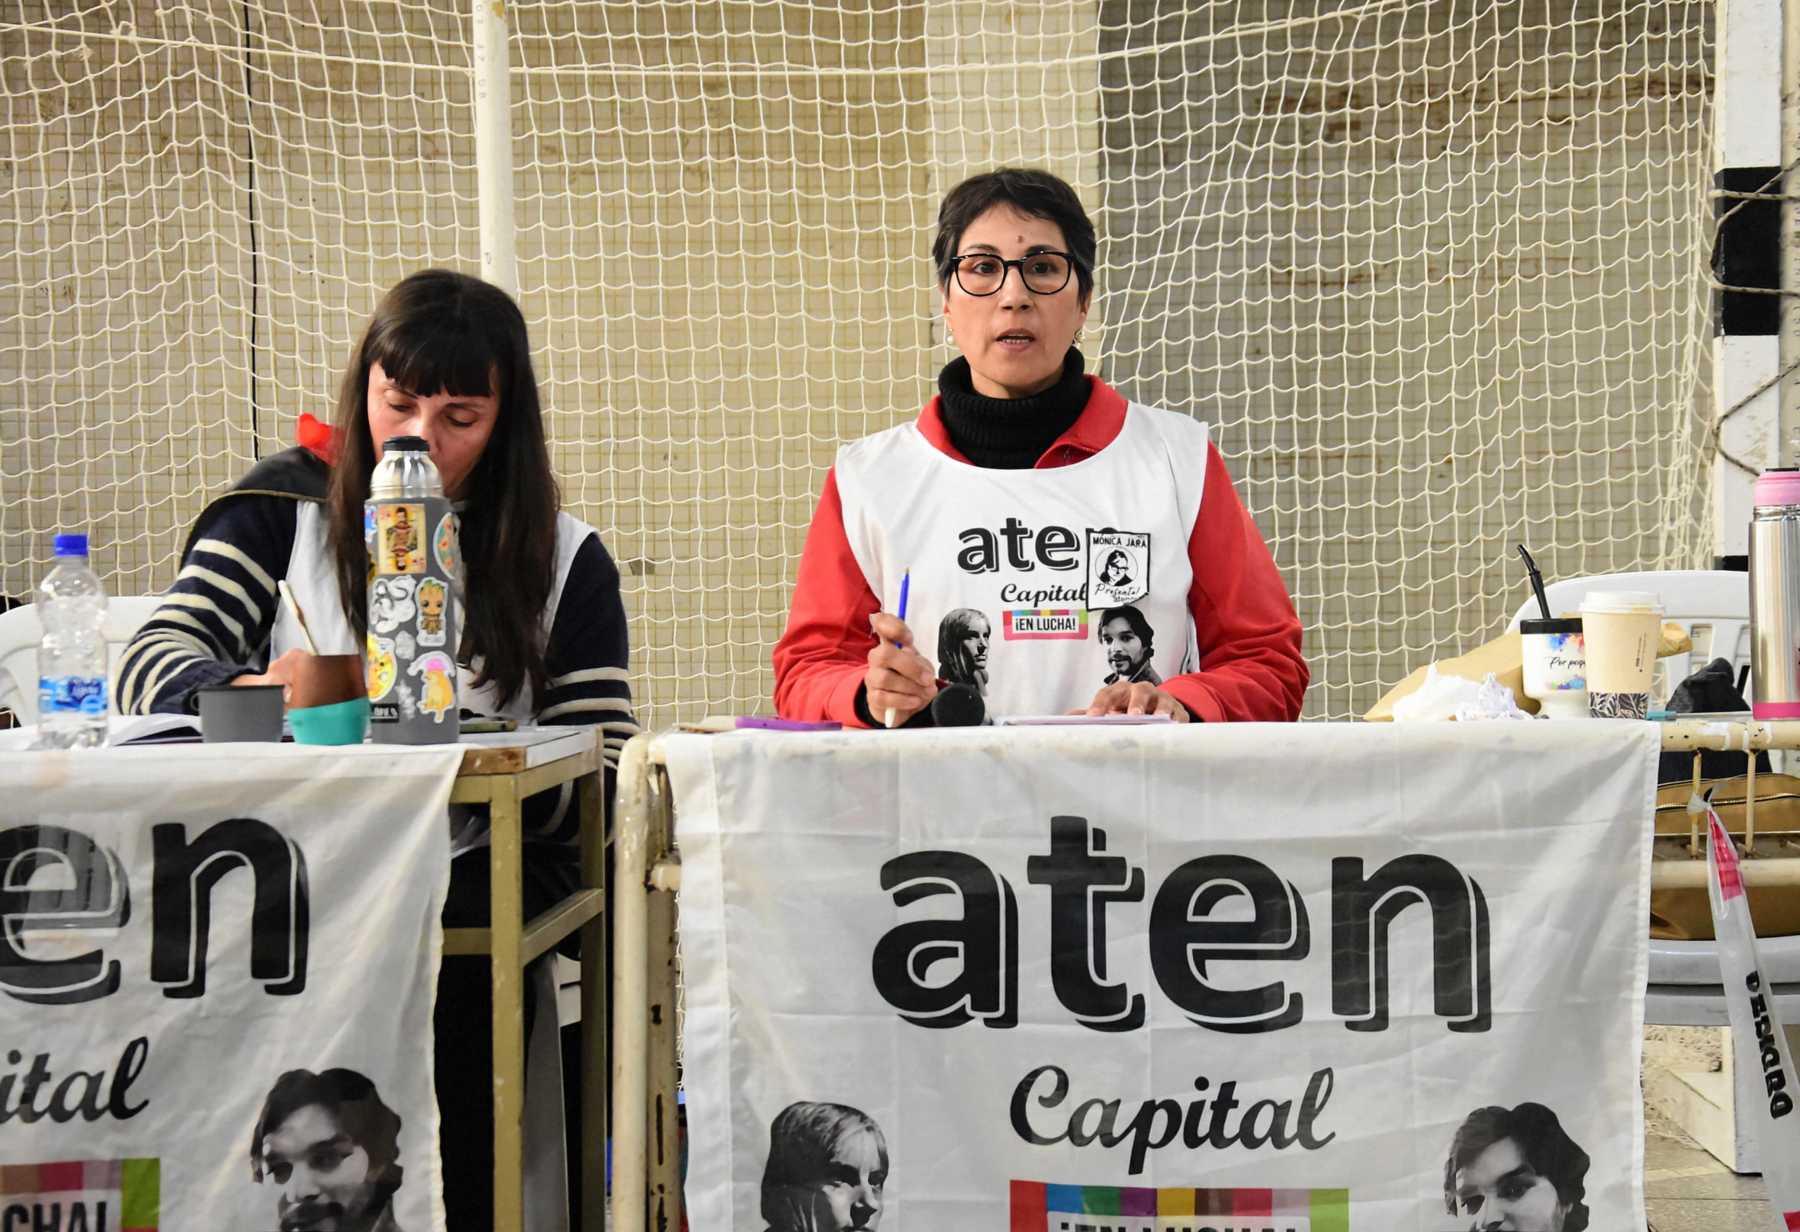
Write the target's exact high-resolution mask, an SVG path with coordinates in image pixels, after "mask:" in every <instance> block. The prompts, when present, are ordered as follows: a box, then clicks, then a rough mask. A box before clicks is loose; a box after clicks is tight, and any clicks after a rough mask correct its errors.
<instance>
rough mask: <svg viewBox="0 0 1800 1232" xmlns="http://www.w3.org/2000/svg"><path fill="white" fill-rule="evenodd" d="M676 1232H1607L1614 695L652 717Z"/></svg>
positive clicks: (1619, 757)
mask: <svg viewBox="0 0 1800 1232" xmlns="http://www.w3.org/2000/svg"><path fill="white" fill-rule="evenodd" d="M664 746H665V749H666V751H667V755H668V765H669V772H670V774H671V776H672V778H673V783H674V789H675V800H676V816H677V829H678V835H679V842H680V846H681V852H682V861H683V878H682V885H683V892H682V900H681V935H682V945H683V955H684V971H685V976H686V1019H685V1024H686V1025H685V1035H684V1042H685V1081H686V1087H687V1096H688V1103H687V1106H688V1113H689V1122H688V1123H689V1132H690V1151H689V1155H688V1159H689V1167H688V1177H687V1195H688V1203H689V1211H690V1213H691V1222H692V1226H693V1227H695V1228H697V1229H706V1230H707V1232H730V1230H734V1229H735V1230H744V1232H762V1230H763V1229H765V1228H766V1229H770V1230H772V1232H801V1230H803V1229H804V1230H810V1229H843V1228H875V1227H877V1226H878V1225H879V1226H880V1227H882V1228H884V1229H888V1230H889V1232H892V1230H894V1229H905V1228H911V1229H914V1230H915V1232H941V1230H943V1229H947V1228H957V1229H962V1228H968V1229H983V1230H986V1229H1010V1230H1011V1232H1440V1230H1443V1229H1468V1228H1488V1227H1504V1228H1508V1229H1514V1230H1516V1232H1582V1230H1583V1229H1593V1230H1594V1232H1642V1229H1643V1227H1644V1222H1645V1220H1644V1207H1643V1195H1642V1175H1643V1124H1642V1105H1641V1102H1640V1099H1639V1093H1638V1062H1639V1051H1640V1049H1639V1043H1640V1035H1641V1029H1642V1018H1643V998H1644V979H1645V972H1646V966H1647V947H1646V940H1645V939H1646V920H1647V919H1648V909H1649V876H1650V869H1649V833H1650V821H1651V817H1652V808H1653V803H1654V791H1655V772H1656V761H1657V753H1658V736H1657V731H1656V729H1655V727H1654V726H1652V725H1649V724H1643V723H1587V722H1580V723H1573V722H1571V723H1492V724H1434V725H1419V726H1416V727H1407V726H1389V725H1343V726H1328V725H1283V726H1250V725H1232V726H1211V727H1181V728H1174V727H1169V728H1155V727H1133V728H1124V727H1089V728H1054V729H1037V730H1031V729H1024V730H1020V729H992V728H988V729H965V730H959V731H944V732H900V733H889V734H875V735H871V734H868V733H861V732H855V733H852V732H845V733H833V734H825V735H781V734H773V733H748V732H746V733H739V734H735V735H724V736H678V737H669V738H667V739H666V740H665V742H664Z"/></svg>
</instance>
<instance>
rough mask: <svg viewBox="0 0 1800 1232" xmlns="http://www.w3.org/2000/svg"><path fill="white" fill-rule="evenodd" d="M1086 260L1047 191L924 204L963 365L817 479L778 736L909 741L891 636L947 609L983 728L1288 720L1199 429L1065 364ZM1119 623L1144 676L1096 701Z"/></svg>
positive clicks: (1275, 610) (1280, 592)
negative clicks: (1063, 721) (959, 634)
mask: <svg viewBox="0 0 1800 1232" xmlns="http://www.w3.org/2000/svg"><path fill="white" fill-rule="evenodd" d="M1094 254H1095V240H1094V226H1093V223H1092V222H1090V221H1089V219H1088V216H1087V213H1086V211H1085V210H1083V208H1082V206H1081V202H1080V200H1079V198H1077V197H1076V195H1075V192H1074V190H1073V189H1071V188H1070V187H1069V186H1068V185H1067V184H1066V183H1064V182H1063V181H1062V180H1060V179H1058V178H1057V177H1056V176H1054V175H1051V174H1049V173H1048V172H1044V171H1026V170H1013V169H1003V170H999V171H994V172H990V173H987V174H985V175H978V176H975V177H973V178H971V179H968V180H964V181H963V182H962V183H961V184H958V185H957V186H956V187H955V188H953V189H951V190H950V192H949V194H948V195H947V196H946V197H945V198H944V201H943V204H942V205H941V206H940V207H939V210H938V230H937V238H936V240H935V241H934V243H933V245H932V257H933V260H934V263H935V265H936V274H937V282H938V289H939V291H940V293H941V294H942V296H943V314H944V325H945V328H946V331H947V333H948V335H949V336H950V338H951V339H952V341H953V342H954V344H955V346H956V347H957V349H958V350H960V351H961V352H962V355H961V357H960V358H958V359H955V360H953V361H951V363H950V364H949V365H948V366H947V367H945V368H944V370H943V372H942V373H941V374H939V376H938V394H937V397H935V398H933V399H931V401H930V402H928V403H927V404H926V406H925V409H924V411H923V412H921V413H920V415H919V418H918V419H917V420H916V421H915V422H913V423H910V424H906V425H903V426H901V427H898V428H892V429H889V430H888V431H886V432H881V433H877V434H876V435H874V436H871V437H867V438H865V439H864V440H860V441H857V442H854V443H853V444H850V445H847V446H845V447H844V448H843V449H841V450H840V451H839V453H838V457H837V463H836V465H835V466H834V467H833V468H832V471H831V473H830V474H829V475H827V476H826V479H825V488H824V491H823V493H822V494H821V496H820V498H819V505H818V509H817V510H816V511H815V513H814V515H813V523H812V529H811V531H810V532H809V533H808V536H807V541H806V548H805V551H804V553H803V554H802V556H801V559H800V571H799V576H798V578H797V580H796V584H795V588H794V597H793V603H792V607H791V609H790V612H789V616H788V626H787V631H786V632H785V633H784V634H783V635H782V638H781V641H780V642H779V643H778V644H777V645H776V647H775V656H774V658H775V704H776V708H777V710H778V711H779V712H780V713H781V714H782V715H783V716H784V717H787V718H795V719H836V720H839V721H840V722H843V723H845V724H848V725H852V726H879V725H882V724H884V723H886V722H888V717H889V716H890V715H891V716H893V717H892V723H893V724H894V725H896V726H898V725H900V724H902V723H907V722H919V723H924V722H928V721H929V711H927V709H926V707H928V706H929V705H930V703H931V701H932V699H933V698H934V697H935V696H936V695H937V691H938V689H939V687H940V684H941V681H940V679H939V675H940V673H939V670H938V668H937V667H936V666H934V665H933V664H932V663H931V662H930V661H929V660H927V659H926V658H925V657H924V655H922V654H921V653H920V652H919V650H918V647H917V644H916V643H915V640H914V637H913V633H912V630H913V629H915V628H921V629H931V628H934V627H937V626H938V625H939V624H940V622H941V621H942V620H943V619H944V617H945V616H946V614H948V613H950V612H953V611H956V610H958V609H973V610H974V611H976V612H979V613H981V614H982V615H983V616H984V617H985V618H986V619H987V620H988V622H989V623H990V625H991V627H992V629H993V639H992V642H991V645H990V647H989V651H988V659H987V663H986V671H987V706H988V712H989V713H990V714H994V715H1011V714H1046V713H1058V712H1063V711H1069V710H1085V711H1087V713H1089V714H1093V715H1101V714H1164V715H1168V716H1169V717H1170V718H1171V719H1174V720H1175V721H1177V722H1188V721H1191V720H1196V719H1198V720H1204V721H1209V722H1218V721H1223V720H1257V719H1260V720H1290V719H1294V718H1297V717H1298V716H1299V713H1300V702H1301V697H1302V695H1303V694H1304V693H1305V691H1306V683H1307V678H1308V677H1307V667H1306V662H1305V660H1304V659H1303V658H1302V657H1301V654H1300V621H1299V619H1298V617H1297V616H1296V615H1295V613H1294V605H1293V602H1292V600H1291V599H1290V598H1289V597H1288V592H1287V587H1286V585H1285V584H1284V583H1283V582H1282V579H1281V575H1280V573H1279V572H1278V571H1277V570H1276V568H1275V562H1274V560H1273V558H1272V557H1271V556H1270V555H1269V549H1268V547H1267V545H1266V544H1265V543H1264V542H1263V538H1262V535H1261V533H1260V532H1259V531H1258V530H1257V528H1256V523H1255V522H1254V521H1252V520H1251V518H1250V515H1249V513H1248V512H1247V511H1246V510H1245V509H1244V506H1243V503H1242V502H1241V501H1240V500H1239V499H1238V496H1237V493H1236V492H1235V491H1233V489H1232V486H1231V478H1230V476H1229V475H1228V474H1226V471H1225V464H1224V460H1223V459H1222V457H1221V456H1220V454H1219V450H1218V448H1217V446H1216V445H1214V444H1213V443H1212V441H1211V440H1210V439H1209V437H1208V433H1207V428H1206V425H1205V423H1204V422H1202V419H1203V418H1204V417H1205V414H1206V408H1205V407H1195V408H1178V409H1175V410H1159V409H1156V408H1152V407H1148V406H1143V405H1140V404H1137V403H1133V402H1130V401H1129V400H1128V399H1126V398H1125V397H1124V396H1123V395H1122V394H1120V393H1118V392H1117V391H1115V390H1114V389H1112V387H1111V386H1109V385H1107V384H1106V383H1105V382H1104V381H1102V380H1100V379H1099V378H1098V377H1095V376H1092V375H1089V374H1088V373H1087V371H1086V368H1085V364H1084V361H1083V359H1082V355H1081V352H1080V351H1078V350H1077V349H1075V346H1074V345H1073V344H1074V342H1075V339H1076V338H1077V337H1078V336H1079V334H1080V330H1081V326H1082V324H1083V323H1084V322H1085V321H1086V320H1087V314H1088V306H1089V302H1090V300H1091V298H1092V296H1093V291H1094ZM1189 411H1192V412H1193V413H1192V414H1190V413H1189ZM909 572H910V574H911V584H910V607H909V610H908V611H907V613H906V616H907V619H906V621H904V622H902V621H901V620H900V618H899V617H898V615H896V614H895V608H896V606H897V596H898V594H899V591H900V584H901V579H902V577H903V576H904V575H906V574H907V573H909ZM1126 605H1130V606H1132V607H1134V608H1135V609H1136V610H1137V611H1138V612H1140V613H1141V614H1142V616H1143V619H1144V620H1145V621H1146V622H1147V624H1148V625H1149V627H1151V628H1154V629H1156V630H1159V631H1160V632H1159V634H1158V636H1157V637H1156V639H1155V652H1154V661H1153V663H1150V664H1147V665H1146V667H1147V668H1150V669H1152V670H1147V671H1144V672H1141V673H1137V674H1134V678H1133V679H1129V680H1127V679H1122V678H1119V679H1114V680H1113V681H1112V682H1111V683H1100V682H1102V681H1104V680H1105V678H1106V677H1107V675H1108V673H1109V671H1110V668H1109V667H1108V666H1107V663H1106V661H1105V659H1104V656H1103V654H1102V652H1101V649H1100V647H1099V646H1098V644H1097V641H1096V637H1095V634H1094V632H1093V631H1092V628H1091V622H1092V621H1093V620H1094V619H1097V618H1098V616H1099V615H1100V614H1101V613H1102V612H1104V611H1106V610H1107V609H1109V608H1119V607H1123V606H1126ZM1096 684H1098V690H1097V691H1096Z"/></svg>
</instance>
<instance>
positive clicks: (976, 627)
mask: <svg viewBox="0 0 1800 1232" xmlns="http://www.w3.org/2000/svg"><path fill="white" fill-rule="evenodd" d="M1009 614H1010V613H1009ZM993 636H994V625H993V622H992V621H990V620H989V619H988V618H987V616H986V615H984V614H983V613H981V612H979V611H977V610H976V609H975V608H972V607H959V608H956V609H955V610H954V611H951V612H948V613H946V614H945V616H944V618H943V619H942V620H940V621H938V644H937V658H938V675H940V676H942V677H943V678H944V679H945V680H948V681H950V683H952V684H966V685H971V686H973V687H974V689H975V691H976V692H977V693H979V694H981V695H982V696H983V697H986V696H987V686H988V643H989V642H990V641H991V640H992V639H993Z"/></svg>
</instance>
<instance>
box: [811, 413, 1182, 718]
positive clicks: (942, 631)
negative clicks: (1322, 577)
mask: <svg viewBox="0 0 1800 1232" xmlns="http://www.w3.org/2000/svg"><path fill="white" fill-rule="evenodd" d="M1206 461H1207V430H1206V425H1204V424H1201V423H1196V422H1195V421H1194V420H1192V419H1189V418H1187V417H1186V416H1184V415H1177V414H1172V413H1170V412H1168V411H1162V410H1156V409H1153V408H1151V407H1147V406H1140V405H1138V404H1136V403H1132V404H1131V405H1129V406H1128V407H1127V408H1126V412H1125V420H1124V424H1123V426H1122V427H1121V428H1120V430H1119V435H1118V436H1117V437H1116V438H1114V439H1113V441H1112V442H1111V443H1110V444H1108V445H1107V446H1106V448H1104V449H1102V450H1100V452H1098V453H1096V454H1092V455H1090V456H1089V457H1086V458H1083V459H1082V460H1081V461H1079V462H1075V463H1073V464H1071V465H1068V466H1056V467H1048V468H1045V469H1041V470H1037V469H1033V470H996V469H992V468H988V467H980V466H974V465H972V464H970V463H967V462H962V461H958V460H957V459H955V458H952V457H950V456H949V455H947V454H945V453H943V452H942V451H941V450H938V449H936V448H934V447H933V446H932V444H931V443H930V442H929V441H928V440H926V439H925V437H924V435H923V434H922V433H920V431H919V429H918V427H917V425H915V424H906V425H904V426H902V427H898V428H891V429H889V430H888V431H886V432H881V433H877V434H876V435H874V436H871V437H867V438H865V439H863V440H860V441H856V442H854V443H853V444H850V445H846V446H844V447H843V448H842V449H841V450H839V452H838V457H837V466H836V476H837V486H838V494H839V496H840V498H841V499H842V502H843V511H844V512H843V516H844V534H845V538H846V539H847V540H848V541H849V544H850V550H851V552H852V553H853V554H854V555H855V557H856V561H857V564H858V565H860V566H861V568H862V572H863V576H864V578H866V579H867V580H868V583H869V588H870V589H871V590H873V591H874V592H875V596H876V598H877V599H878V600H879V601H880V603H881V608H882V610H883V611H887V612H897V611H898V606H899V596H900V580H901V577H902V575H903V574H904V573H905V572H906V571H907V570H908V569H909V568H910V570H911V573H912V582H911V585H910V588H909V592H908V598H909V601H908V606H907V613H906V623H907V626H908V627H909V628H911V629H912V631H913V636H914V638H915V639H916V641H917V646H918V650H919V653H920V654H922V655H924V656H925V658H927V659H928V660H930V661H932V662H933V663H936V664H937V666H938V674H939V675H940V676H942V677H944V678H946V679H950V680H961V681H964V682H966V683H972V684H975V685H976V686H977V687H978V688H981V689H982V690H983V691H984V693H985V695H986V698H987V708H988V713H989V714H990V715H1021V714H1055V713H1061V712H1063V711H1066V710H1070V709H1073V708H1075V707H1078V706H1086V705H1087V704H1088V702H1089V701H1091V700H1092V698H1093V696H1094V694H1095V693H1096V692H1097V691H1098V690H1099V689H1100V688H1101V686H1102V685H1105V684H1108V683H1111V682H1112V680H1113V679H1116V678H1119V673H1118V671H1117V670H1116V669H1117V666H1118V664H1119V662H1120V661H1122V662H1123V666H1124V668H1125V672H1124V678H1126V679H1134V680H1150V681H1161V680H1165V679H1167V678H1168V677H1170V676H1173V675H1177V674H1179V673H1181V672H1183V671H1188V670H1192V664H1193V660H1194V650H1193V641H1194V637H1193V620H1192V617H1191V615H1190V613H1189V608H1188V591H1189V589H1190V587H1191V585H1192V583H1193V570H1192V566H1191V565H1190V564H1189V561H1188V539H1189V537H1190V536H1191V535H1192V532H1193V529H1194V521H1195V519H1196V518H1197V517H1198V515H1199V512H1200V499H1201V495H1202V489H1203V486H1204V483H1205V478H1206ZM1120 608H1130V609H1134V611H1135V617H1136V619H1133V614H1132V613H1124V612H1115V614H1114V616H1113V617H1112V619H1111V620H1106V619H1104V614H1105V613H1106V612H1107V611H1109V610H1112V609H1120ZM1144 626H1147V627H1148V629H1149V630H1150V633H1151V636H1150V638H1149V641H1150V647H1149V650H1148V653H1147V655H1146V654H1144V653H1141V650H1142V647H1141V642H1142V640H1143V639H1141V638H1140V637H1139V634H1138V630H1139V629H1141V628H1143V627H1144ZM1103 634H1104V639H1103ZM984 655H985V662H983V656H984ZM1110 655H1117V656H1120V659H1119V660H1114V659H1113V658H1111V657H1109V656H1110ZM984 675H985V680H983V679H982V677H983V676H984ZM878 717H879V716H878Z"/></svg>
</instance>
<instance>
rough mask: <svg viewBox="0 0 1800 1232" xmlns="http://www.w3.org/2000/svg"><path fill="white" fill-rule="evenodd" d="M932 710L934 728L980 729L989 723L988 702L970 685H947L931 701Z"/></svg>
mask: <svg viewBox="0 0 1800 1232" xmlns="http://www.w3.org/2000/svg"><path fill="white" fill-rule="evenodd" d="M930 710H931V725H932V726H933V727H980V726H981V725H982V724H983V723H985V722H987V702H986V701H984V700H982V696H981V694H980V693H978V692H976V690H975V686H974V685H970V684H960V683H959V684H949V685H945V686H944V687H943V688H941V689H939V690H938V695H937V696H936V697H934V698H932V699H931V707H930Z"/></svg>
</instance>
